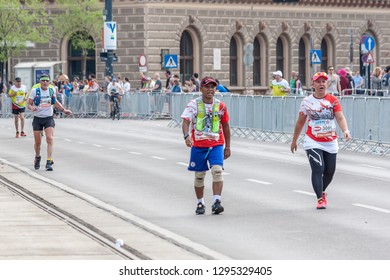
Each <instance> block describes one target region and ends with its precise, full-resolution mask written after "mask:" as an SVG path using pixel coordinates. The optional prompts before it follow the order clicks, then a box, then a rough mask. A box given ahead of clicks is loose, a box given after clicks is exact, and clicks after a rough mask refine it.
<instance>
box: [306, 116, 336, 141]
mask: <svg viewBox="0 0 390 280" xmlns="http://www.w3.org/2000/svg"><path fill="white" fill-rule="evenodd" d="M311 130H312V134H313V135H314V136H315V137H317V138H328V137H333V136H336V124H335V121H334V120H330V119H323V120H313V121H312V123H311Z"/></svg>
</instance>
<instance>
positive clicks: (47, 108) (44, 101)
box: [29, 88, 56, 118]
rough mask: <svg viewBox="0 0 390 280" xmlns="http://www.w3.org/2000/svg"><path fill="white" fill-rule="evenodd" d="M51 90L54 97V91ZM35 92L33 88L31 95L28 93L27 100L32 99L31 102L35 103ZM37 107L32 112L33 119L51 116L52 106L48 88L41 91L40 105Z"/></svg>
mask: <svg viewBox="0 0 390 280" xmlns="http://www.w3.org/2000/svg"><path fill="white" fill-rule="evenodd" d="M52 90H53V95H54V96H56V93H55V90H54V89H52ZM36 91H37V89H36V88H34V89H32V90H31V93H30V97H29V98H30V99H32V100H33V102H35V97H36V96H37V92H36ZM34 105H35V103H34ZM37 107H38V109H37V110H36V111H34V112H33V113H34V116H35V117H38V118H47V117H50V116H53V106H52V104H51V97H50V92H49V88H47V90H42V89H41V100H40V103H39V105H38V106H37Z"/></svg>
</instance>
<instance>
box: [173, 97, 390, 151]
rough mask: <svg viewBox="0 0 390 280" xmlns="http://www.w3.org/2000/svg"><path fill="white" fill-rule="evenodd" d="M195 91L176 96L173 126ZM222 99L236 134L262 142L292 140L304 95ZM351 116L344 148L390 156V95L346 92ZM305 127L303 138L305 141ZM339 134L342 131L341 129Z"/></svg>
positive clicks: (345, 108)
mask: <svg viewBox="0 0 390 280" xmlns="http://www.w3.org/2000/svg"><path fill="white" fill-rule="evenodd" d="M195 97H196V95H193V94H176V95H174V96H172V105H173V106H172V121H171V122H170V124H169V125H170V126H173V125H174V126H179V125H180V124H181V122H182V120H181V114H182V112H183V110H184V108H185V106H186V105H187V103H188V102H189V101H190V100H191V99H193V98H195ZM216 98H219V99H220V100H221V101H223V102H225V103H226V106H227V107H228V111H229V115H230V125H231V131H232V134H233V135H235V136H239V137H245V138H251V139H257V140H262V141H274V142H286V143H288V142H291V138H292V136H293V133H294V128H295V123H296V120H297V117H298V111H299V107H300V104H301V101H302V99H303V98H304V96H299V95H298V96H296V95H295V96H291V95H290V96H284V97H274V96H252V95H237V94H231V95H223V96H221V97H218V95H217V94H216ZM339 99H340V102H341V104H342V107H343V113H344V115H345V117H346V119H347V122H348V126H349V130H350V131H351V133H352V140H351V141H349V142H346V141H345V140H344V139H342V138H340V147H341V149H344V150H353V151H361V150H362V151H366V152H369V153H379V154H382V155H390V126H389V125H388V123H387V122H388V116H390V98H388V97H374V96H359V95H345V96H340V97H339ZM304 131H305V129H304V130H302V135H301V137H300V139H299V141H300V142H302V141H303V136H304ZM337 133H338V135H339V136H340V137H342V135H343V134H342V131H340V129H339V128H338V131H337Z"/></svg>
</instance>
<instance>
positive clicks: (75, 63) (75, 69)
mask: <svg viewBox="0 0 390 280" xmlns="http://www.w3.org/2000/svg"><path fill="white" fill-rule="evenodd" d="M89 39H90V40H92V41H94V40H93V38H92V37H91V36H90V37H89ZM67 54H68V55H67V62H68V73H67V74H68V76H69V79H71V80H73V79H74V78H75V77H78V78H80V79H81V78H83V77H88V76H89V74H96V51H95V49H93V50H88V53H87V57H86V60H85V61H84V58H83V56H82V52H81V50H80V49H78V48H76V47H75V46H74V45H73V43H72V39H70V40H69V41H68V44H67ZM84 63H86V68H85V69H86V73H83V69H84ZM83 74H85V76H84V75H83Z"/></svg>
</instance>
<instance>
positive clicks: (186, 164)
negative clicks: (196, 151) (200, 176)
mask: <svg viewBox="0 0 390 280" xmlns="http://www.w3.org/2000/svg"><path fill="white" fill-rule="evenodd" d="M176 163H177V164H179V165H183V166H188V163H185V162H180V161H179V162H176Z"/></svg>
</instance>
